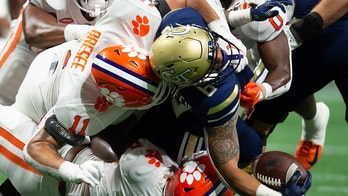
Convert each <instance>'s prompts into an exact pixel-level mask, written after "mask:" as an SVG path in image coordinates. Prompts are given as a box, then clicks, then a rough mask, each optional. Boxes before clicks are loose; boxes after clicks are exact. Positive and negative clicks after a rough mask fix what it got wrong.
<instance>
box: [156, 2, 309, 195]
mask: <svg viewBox="0 0 348 196" xmlns="http://www.w3.org/2000/svg"><path fill="white" fill-rule="evenodd" d="M195 13H196V14H195ZM184 16H186V18H185V17H184ZM193 16H194V17H193ZM188 22H191V23H188ZM191 24H195V25H193V26H191ZM196 25H199V26H196ZM161 27H163V28H161ZM161 27H160V29H159V32H162V34H161V36H159V37H158V38H157V39H156V40H155V42H154V44H153V46H152V48H151V53H150V62H151V66H152V67H153V70H154V71H155V73H157V75H158V76H159V77H161V78H162V79H163V80H165V81H167V82H169V83H171V84H174V85H175V88H174V90H173V91H172V94H173V96H174V98H175V99H176V101H178V102H180V103H183V104H184V105H185V106H186V107H187V108H188V109H190V110H191V111H192V112H193V113H194V114H195V115H197V116H198V118H199V119H201V121H202V123H204V133H205V134H204V135H205V141H206V146H207V149H208V153H209V156H210V157H211V159H212V161H213V164H214V166H215V167H216V169H217V171H218V172H219V175H221V179H223V181H224V182H225V183H226V185H227V186H229V187H230V188H231V189H233V190H234V191H236V192H237V193H239V194H245V195H282V193H280V192H276V191H274V190H272V189H269V188H267V187H266V186H264V185H262V184H261V183H260V182H259V181H257V180H256V179H255V178H253V177H252V176H250V175H249V174H248V173H246V172H245V171H243V170H241V169H239V168H238V166H237V165H238V159H239V145H238V137H237V131H236V124H237V119H238V105H239V97H240V95H239V93H240V88H241V87H242V86H244V84H246V83H247V82H248V81H249V80H250V78H251V76H252V72H251V70H250V69H249V68H248V67H245V65H244V66H242V65H240V64H242V63H245V61H242V60H241V59H242V58H246V57H245V55H244V54H245V53H243V52H241V51H240V50H239V49H238V47H237V46H235V45H234V44H233V43H231V42H229V41H228V39H224V38H223V37H221V36H220V35H219V34H216V33H215V32H210V31H209V30H207V29H206V28H205V24H204V22H203V19H202V18H201V17H199V14H198V13H197V12H195V11H194V10H192V9H189V8H186V9H181V10H179V11H175V12H174V11H173V12H171V13H169V14H167V15H166V16H165V17H164V18H163V22H162V25H161ZM217 43H219V44H220V45H221V48H220V46H219V45H218V44H217ZM226 45H229V47H224V46H226ZM164 46H165V47H164ZM239 66H242V69H240V70H238V71H236V70H237V68H238V67H239ZM249 139H250V142H252V141H251V138H249ZM241 143H242V142H241ZM308 176H309V178H308V179H307V181H306V183H305V185H304V186H303V187H298V186H296V185H295V186H287V188H286V190H283V191H284V192H283V193H284V194H286V195H287V194H289V195H302V194H304V193H305V192H306V191H307V190H308V189H309V187H310V186H311V177H310V174H309V175H308ZM293 178H294V179H296V178H298V176H297V175H294V176H293ZM295 181H296V180H295Z"/></svg>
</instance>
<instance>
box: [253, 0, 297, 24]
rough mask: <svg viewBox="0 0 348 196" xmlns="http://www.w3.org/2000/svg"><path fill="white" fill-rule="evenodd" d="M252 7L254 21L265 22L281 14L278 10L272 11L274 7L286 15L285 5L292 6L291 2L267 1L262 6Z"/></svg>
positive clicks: (280, 0)
mask: <svg viewBox="0 0 348 196" xmlns="http://www.w3.org/2000/svg"><path fill="white" fill-rule="evenodd" d="M249 5H250V6H251V9H250V15H251V17H252V19H253V20H254V21H264V20H266V19H268V18H272V17H274V16H276V15H278V14H279V12H278V10H271V9H273V8H274V7H279V8H280V9H281V10H282V11H283V12H284V13H285V12H286V10H285V7H284V5H292V1H291V0H267V1H265V2H264V3H262V4H259V5H256V4H253V3H250V4H249Z"/></svg>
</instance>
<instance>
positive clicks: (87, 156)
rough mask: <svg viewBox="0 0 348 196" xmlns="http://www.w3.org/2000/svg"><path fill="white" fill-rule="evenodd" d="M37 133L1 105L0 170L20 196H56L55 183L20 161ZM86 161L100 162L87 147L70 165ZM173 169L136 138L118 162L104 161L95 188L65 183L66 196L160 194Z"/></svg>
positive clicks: (164, 157)
mask: <svg viewBox="0 0 348 196" xmlns="http://www.w3.org/2000/svg"><path fill="white" fill-rule="evenodd" d="M37 131H38V126H37V124H36V123H35V122H33V121H32V120H31V119H30V118H28V117H27V116H25V115H23V114H22V113H21V112H19V111H17V110H16V109H14V108H13V107H11V106H2V105H0V144H1V145H0V149H1V151H0V162H1V164H0V171H1V172H2V173H3V174H5V175H6V176H7V177H8V179H9V180H10V181H11V183H12V184H13V185H14V187H15V188H16V189H17V191H19V192H20V193H21V195H26V196H47V195H50V196H55V195H57V196H58V195H60V193H59V190H58V186H59V184H58V181H57V180H56V179H53V178H51V177H49V176H47V175H42V174H41V173H39V172H38V171H36V170H35V169H34V168H33V167H31V166H30V165H29V164H28V163H27V162H25V160H24V159H23V147H24V145H25V143H26V142H27V141H28V140H29V139H30V138H31V137H32V136H33V135H34V134H36V132H37ZM71 147H72V146H70V145H65V146H63V147H62V148H61V149H60V150H59V154H60V155H61V156H62V157H65V155H66V153H67V152H68V151H69V150H70V149H71ZM87 160H94V161H101V160H100V159H99V158H98V157H96V156H95V155H94V154H93V153H92V151H91V149H90V148H84V149H83V150H81V151H80V152H79V153H77V154H76V156H75V158H74V159H73V161H72V162H73V163H76V164H82V163H84V162H86V161H87ZM172 168H177V164H176V163H175V162H174V161H173V160H172V159H170V158H169V156H168V155H167V154H166V153H165V152H164V151H163V150H162V149H161V148H159V147H157V146H155V145H153V144H152V143H151V142H149V141H148V140H145V139H139V140H138V141H137V142H136V143H134V144H133V145H132V146H131V147H130V148H129V149H128V150H126V151H125V153H124V154H122V156H121V157H120V159H119V161H115V162H113V163H106V162H104V171H105V176H104V177H103V178H101V179H100V182H99V186H98V187H96V188H92V187H90V186H89V185H88V184H86V183H79V184H76V183H68V182H67V183H65V185H66V187H65V189H66V194H65V195H95V196H97V195H120V196H122V195H162V194H161V193H162V190H163V187H164V186H165V183H166V181H167V178H168V177H169V176H170V173H171V169H172Z"/></svg>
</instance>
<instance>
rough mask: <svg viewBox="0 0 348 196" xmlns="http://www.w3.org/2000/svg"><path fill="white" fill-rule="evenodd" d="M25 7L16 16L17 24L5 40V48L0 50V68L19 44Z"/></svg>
mask: <svg viewBox="0 0 348 196" xmlns="http://www.w3.org/2000/svg"><path fill="white" fill-rule="evenodd" d="M24 8H25V6H23V7H22V9H21V12H20V13H19V15H18V19H17V24H16V27H15V29H14V31H13V32H12V33H11V35H10V37H9V38H8V39H7V41H6V44H5V46H4V47H3V48H2V49H1V52H0V68H1V67H2V65H3V64H4V63H5V61H6V60H7V58H8V56H10V54H11V53H12V52H13V50H14V49H15V48H16V46H17V43H18V42H19V40H20V38H21V35H22V31H23V27H22V15H23V12H24Z"/></svg>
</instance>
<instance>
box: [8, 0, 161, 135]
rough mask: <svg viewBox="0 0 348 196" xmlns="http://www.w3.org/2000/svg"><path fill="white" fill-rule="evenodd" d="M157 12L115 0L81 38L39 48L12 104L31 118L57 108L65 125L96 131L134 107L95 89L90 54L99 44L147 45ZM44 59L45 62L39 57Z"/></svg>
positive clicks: (143, 4)
mask: <svg viewBox="0 0 348 196" xmlns="http://www.w3.org/2000/svg"><path fill="white" fill-rule="evenodd" d="M160 22H161V16H160V13H159V12H158V10H157V9H156V7H154V5H152V4H149V3H146V2H144V1H141V0H116V1H114V2H113V4H112V5H111V7H110V10H109V11H108V12H107V13H106V14H105V15H104V16H103V17H102V18H101V19H100V20H99V21H98V22H97V23H96V25H95V27H94V29H93V30H91V31H90V32H89V34H87V35H86V36H85V37H84V38H83V39H81V40H78V41H71V42H67V43H65V44H62V45H59V46H56V47H53V48H50V49H48V50H45V51H43V52H42V53H40V54H39V55H38V57H37V58H36V59H35V60H34V61H33V63H32V64H31V66H30V68H29V70H28V73H27V75H26V77H25V79H24V81H23V83H22V86H21V87H20V89H19V92H18V94H17V96H16V102H15V104H14V107H16V108H17V109H18V110H19V111H22V112H23V113H24V114H26V115H27V116H29V117H31V118H32V119H33V120H34V121H35V122H37V123H38V122H39V121H40V119H41V118H42V117H43V116H44V115H46V117H47V116H48V115H52V114H55V115H56V118H57V119H58V121H59V122H60V123H61V124H62V125H63V126H64V127H65V128H67V129H69V130H71V131H74V132H75V133H78V134H80V135H94V134H96V133H98V132H99V131H101V130H102V129H104V128H105V127H106V126H108V125H110V124H111V123H113V122H116V123H117V122H120V121H122V120H124V119H125V118H127V117H128V116H129V115H130V114H131V113H132V112H133V111H132V110H126V109H122V108H120V107H116V106H114V105H112V104H110V102H108V101H106V99H105V98H104V97H103V96H102V94H101V93H100V92H99V90H98V89H97V87H96V86H95V84H94V81H93V79H92V77H91V74H90V72H91V64H92V59H93V58H94V57H95V56H96V55H97V54H98V52H99V51H101V50H102V49H103V48H105V47H108V46H114V45H130V44H132V45H137V46H139V47H141V48H143V49H145V50H147V51H148V50H149V49H150V47H151V44H152V42H153V40H154V36H155V33H156V31H157V29H158V26H159V24H160ZM43 62H45V63H43Z"/></svg>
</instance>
